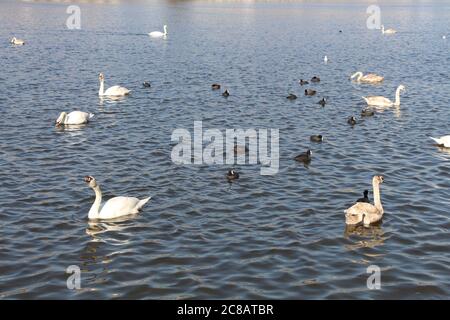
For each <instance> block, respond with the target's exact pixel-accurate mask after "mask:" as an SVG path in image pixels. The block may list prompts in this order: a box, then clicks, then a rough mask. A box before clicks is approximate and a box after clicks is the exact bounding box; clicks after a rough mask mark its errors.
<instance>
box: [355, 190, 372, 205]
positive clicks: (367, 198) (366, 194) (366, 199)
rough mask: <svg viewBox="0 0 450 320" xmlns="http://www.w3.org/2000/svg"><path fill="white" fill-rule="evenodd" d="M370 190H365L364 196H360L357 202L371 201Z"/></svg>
mask: <svg viewBox="0 0 450 320" xmlns="http://www.w3.org/2000/svg"><path fill="white" fill-rule="evenodd" d="M368 195H369V190H364V197H362V198H359V199H358V200H356V202H366V203H370V200H369V196H368Z"/></svg>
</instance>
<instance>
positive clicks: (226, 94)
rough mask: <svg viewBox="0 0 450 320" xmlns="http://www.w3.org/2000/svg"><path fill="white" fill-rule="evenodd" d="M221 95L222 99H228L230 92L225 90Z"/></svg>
mask: <svg viewBox="0 0 450 320" xmlns="http://www.w3.org/2000/svg"><path fill="white" fill-rule="evenodd" d="M222 95H223V96H224V97H228V96H229V95H230V92H229V91H228V90H225V91H224V92H223V93H222Z"/></svg>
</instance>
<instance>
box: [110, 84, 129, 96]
mask: <svg viewBox="0 0 450 320" xmlns="http://www.w3.org/2000/svg"><path fill="white" fill-rule="evenodd" d="M129 93H130V90H128V89H127V88H124V87H121V86H113V87H111V88H108V89H107V90H106V91H105V93H104V95H105V96H124V95H127V94H129Z"/></svg>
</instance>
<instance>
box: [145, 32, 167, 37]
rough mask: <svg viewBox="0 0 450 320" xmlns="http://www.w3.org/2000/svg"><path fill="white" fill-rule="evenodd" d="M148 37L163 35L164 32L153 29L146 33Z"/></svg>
mask: <svg viewBox="0 0 450 320" xmlns="http://www.w3.org/2000/svg"><path fill="white" fill-rule="evenodd" d="M148 35H149V36H150V37H163V36H164V33H163V32H161V31H153V32H150V33H149V34H148Z"/></svg>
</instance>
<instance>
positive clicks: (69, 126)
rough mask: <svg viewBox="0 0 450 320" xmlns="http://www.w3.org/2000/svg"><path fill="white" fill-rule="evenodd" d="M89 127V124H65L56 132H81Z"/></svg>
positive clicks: (56, 128) (57, 128)
mask: <svg viewBox="0 0 450 320" xmlns="http://www.w3.org/2000/svg"><path fill="white" fill-rule="evenodd" d="M87 126H88V124H87V123H84V124H65V125H63V126H56V127H55V130H56V131H58V132H66V131H67V132H70V131H81V130H83V129H84V128H86V127H87Z"/></svg>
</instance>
